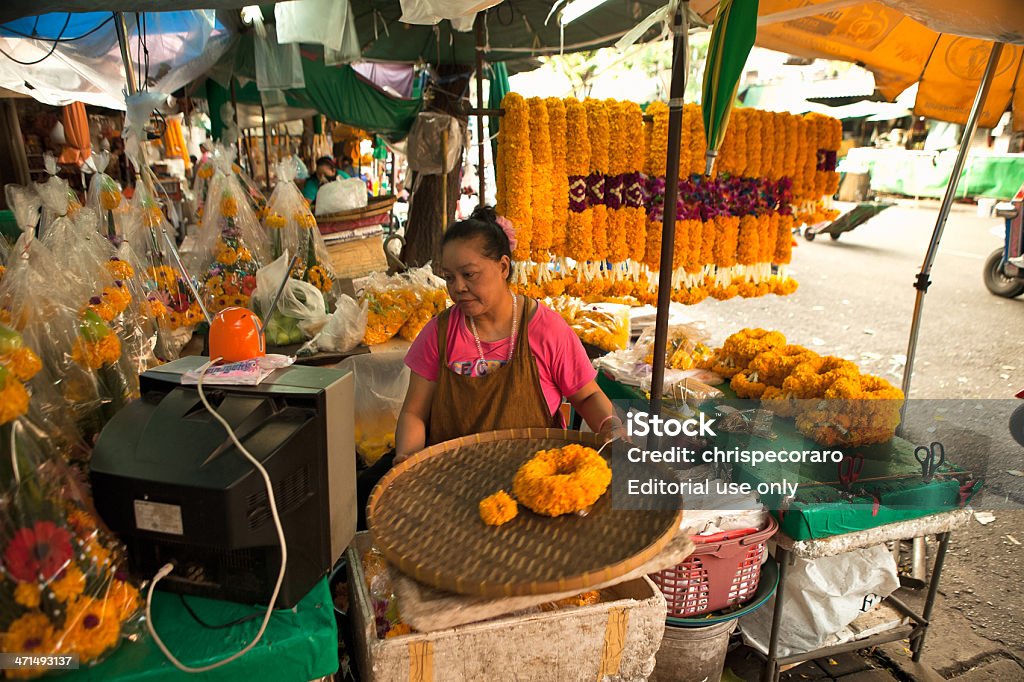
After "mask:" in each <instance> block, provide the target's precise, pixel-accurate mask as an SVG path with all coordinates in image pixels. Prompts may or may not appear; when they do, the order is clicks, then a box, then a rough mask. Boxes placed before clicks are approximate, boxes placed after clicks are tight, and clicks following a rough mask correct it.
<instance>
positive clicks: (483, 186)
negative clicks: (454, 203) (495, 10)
mask: <svg viewBox="0 0 1024 682" xmlns="http://www.w3.org/2000/svg"><path fill="white" fill-rule="evenodd" d="M484 21H485V19H484V13H483V12H477V14H476V110H477V112H479V113H477V115H476V138H477V142H479V147H478V149H477V152H478V153H479V156H478V159H479V160H478V162H477V169H476V172H477V175H478V176H479V181H480V196H479V198H478V200H477V203H478V204H480V205H481V206H483V205H484V204H485V203H486V202H485V201H484V196H485V195H484V192H485V191H486V190H487V180H486V178H485V177H484V176H485V173H484V163H485V161H484V145H485V144H486V138H485V137H484V114H483V109H484V50H483V47H484Z"/></svg>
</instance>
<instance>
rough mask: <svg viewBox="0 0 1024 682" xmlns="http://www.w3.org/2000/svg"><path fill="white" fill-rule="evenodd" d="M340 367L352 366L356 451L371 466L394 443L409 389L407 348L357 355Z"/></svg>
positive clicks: (339, 367)
mask: <svg viewBox="0 0 1024 682" xmlns="http://www.w3.org/2000/svg"><path fill="white" fill-rule="evenodd" d="M338 369H342V370H345V369H348V370H351V371H352V375H353V378H354V379H355V392H356V395H357V396H359V400H357V401H356V452H358V453H359V455H360V457H362V458H363V461H365V462H366V464H368V465H370V466H372V465H373V464H374V463H375V462H376V461H377V460H378V459H380V458H381V456H382V455H384V454H385V453H387V452H388V450H390V449H392V448H393V447H395V427H396V426H397V425H398V413H399V412H401V410H402V403H403V402H405V393H406V391H407V390H408V389H409V368H408V367H406V365H405V351H404V350H402V351H391V352H386V353H367V354H365V355H356V356H353V357H350V358H345V359H344V360H342V361H341V362H340V363H338Z"/></svg>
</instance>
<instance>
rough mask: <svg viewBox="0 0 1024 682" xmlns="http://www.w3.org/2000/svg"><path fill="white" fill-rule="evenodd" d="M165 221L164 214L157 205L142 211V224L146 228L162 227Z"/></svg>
mask: <svg viewBox="0 0 1024 682" xmlns="http://www.w3.org/2000/svg"><path fill="white" fill-rule="evenodd" d="M163 221H164V212H163V210H162V209H161V208H160V207H159V206H157V205H151V206H147V207H145V208H143V210H142V224H143V225H145V226H146V227H160V223H162V222H163Z"/></svg>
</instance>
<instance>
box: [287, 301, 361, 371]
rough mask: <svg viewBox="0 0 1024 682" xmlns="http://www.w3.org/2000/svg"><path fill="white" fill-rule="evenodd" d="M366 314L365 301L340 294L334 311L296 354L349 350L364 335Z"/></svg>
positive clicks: (344, 351)
mask: <svg viewBox="0 0 1024 682" xmlns="http://www.w3.org/2000/svg"><path fill="white" fill-rule="evenodd" d="M366 316H367V312H366V301H363V302H362V303H357V302H356V300H355V299H354V298H352V297H351V296H348V295H346V294H342V295H341V296H339V297H338V300H337V301H335V304H334V312H333V313H331V314H330V316H329V317H328V318H327V322H326V323H325V324H324V326H323V328H322V329H320V331H319V332H317V334H316V336H314V337H313V338H312V339H310V340H309V342H308V343H306V344H305V345H304V346H302V348H300V349H299V351H298V353H297V354H298V355H300V356H303V355H315V354H316V353H322V352H333V353H347V352H349V351H350V350H352V349H353V348H355V347H356V346H358V345H359V344H360V343H362V342H363V337H364V336H366Z"/></svg>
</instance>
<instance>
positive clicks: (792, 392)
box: [702, 329, 904, 447]
mask: <svg viewBox="0 0 1024 682" xmlns="http://www.w3.org/2000/svg"><path fill="white" fill-rule="evenodd" d="M702 366H704V367H705V368H707V369H711V370H713V371H715V372H716V373H719V374H721V375H723V376H726V377H731V382H730V387H731V388H732V390H733V391H734V392H735V393H736V395H737V396H738V397H740V398H748V399H759V400H761V402H762V404H763V405H764V406H765V407H767V408H768V409H771V410H772V411H773V412H775V413H776V414H778V415H780V416H788V417H796V425H797V429H798V430H799V431H800V432H801V433H803V434H804V435H805V436H807V437H809V438H812V439H814V440H815V441H816V442H818V443H820V444H822V445H827V446H838V445H845V446H850V447H858V446H862V445H871V444H874V443H883V442H886V441H888V440H889V439H890V438H892V436H893V434H894V433H895V430H896V427H897V426H899V423H900V410H901V408H902V406H903V399H904V396H903V392H902V391H901V390H900V389H898V388H896V387H895V386H893V385H892V384H890V383H889V382H888V381H886V380H885V379H883V378H881V377H877V376H872V375H868V374H861V372H860V369H859V368H858V367H857V366H856V365H855V364H854V363H852V362H850V361H849V360H845V359H843V358H840V357H836V356H832V355H827V356H822V355H818V354H817V353H815V352H814V351H812V350H810V349H808V348H805V347H803V346H798V345H790V344H787V343H786V338H785V336H783V335H782V334H781V333H780V332H777V331H768V330H764V329H743V330H741V331H739V332H737V333H736V334H733V335H732V336H730V337H729V338H728V339H726V341H725V343H724V344H723V345H722V347H721V348H720V349H718V350H717V351H715V353H714V355H713V356H712V357H711V358H709V359H708V360H707V361H706V362H705V363H702Z"/></svg>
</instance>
